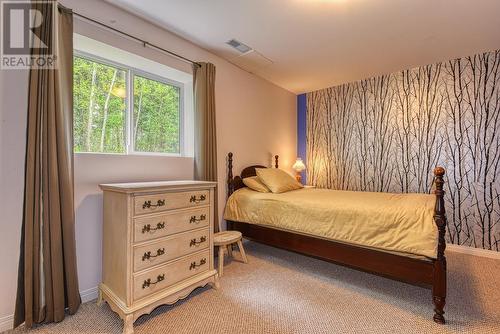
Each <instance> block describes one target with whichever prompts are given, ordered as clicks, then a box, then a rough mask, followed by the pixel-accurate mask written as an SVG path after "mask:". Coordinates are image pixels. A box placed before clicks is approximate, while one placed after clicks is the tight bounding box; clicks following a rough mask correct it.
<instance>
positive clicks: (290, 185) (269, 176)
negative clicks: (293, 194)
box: [255, 168, 303, 194]
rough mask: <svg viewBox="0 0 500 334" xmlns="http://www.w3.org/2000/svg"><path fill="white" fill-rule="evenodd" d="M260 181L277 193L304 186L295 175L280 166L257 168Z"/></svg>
mask: <svg viewBox="0 0 500 334" xmlns="http://www.w3.org/2000/svg"><path fill="white" fill-rule="evenodd" d="M255 171H256V172H257V176H258V177H259V179H260V181H262V183H264V184H265V185H266V186H267V187H268V188H269V190H271V191H272V192H273V193H275V194H279V193H284V192H286V191H290V190H296V189H300V188H303V185H302V184H300V183H299V182H298V181H297V180H295V178H294V177H293V176H291V175H290V174H288V173H287V172H285V171H284V170H281V169H278V168H257V169H256V170H255Z"/></svg>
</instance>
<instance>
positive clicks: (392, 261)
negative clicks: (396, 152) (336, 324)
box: [227, 153, 446, 324]
mask: <svg viewBox="0 0 500 334" xmlns="http://www.w3.org/2000/svg"><path fill="white" fill-rule="evenodd" d="M278 158H279V157H278V156H277V155H276V156H275V157H274V161H275V164H274V167H275V168H278ZM256 168H266V167H265V166H260V165H253V166H249V167H246V168H244V169H243V170H242V171H241V174H240V175H237V176H234V177H233V153H229V154H228V175H227V185H228V197H229V196H230V195H231V194H232V193H233V192H234V191H236V190H238V189H240V188H243V187H245V185H244V184H243V178H245V177H250V176H255V175H256V172H255V169H256ZM444 174H445V170H444V168H442V167H437V168H436V169H435V170H434V175H435V181H434V182H435V191H434V194H435V195H436V206H435V213H434V222H435V223H436V225H437V228H438V233H439V235H438V249H437V258H436V259H416V258H410V257H406V256H401V255H397V254H393V253H388V252H384V251H377V250H374V249H370V248H365V247H359V246H356V245H350V244H346V243H342V242H336V241H331V240H326V239H321V238H317V237H314V236H307V235H303V234H298V233H293V232H289V231H283V230H279V229H275V228H271V227H264V226H262V225H255V224H250V223H243V222H236V221H227V225H228V229H229V230H237V231H240V232H242V234H243V236H244V237H245V238H247V239H250V240H253V241H257V242H260V243H263V244H267V245H270V246H274V247H278V248H283V249H286V250H290V251H294V252H297V253H301V254H304V255H308V256H311V257H315V258H319V259H322V260H326V261H329V262H333V263H337V264H341V265H344V266H347V267H350V268H354V269H358V270H362V271H365V272H368V273H372V274H376V275H379V276H383V277H387V278H391V279H394V280H398V281H402V282H405V283H409V284H412V285H417V286H421V287H425V288H428V289H431V290H432V300H433V303H434V321H435V322H437V323H439V324H444V323H445V319H444V306H445V301H446V257H445V255H444V252H445V248H446V242H445V232H446V213H445V208H444V190H443V184H444V180H443V176H444Z"/></svg>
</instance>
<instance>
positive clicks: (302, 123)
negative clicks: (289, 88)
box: [297, 94, 307, 184]
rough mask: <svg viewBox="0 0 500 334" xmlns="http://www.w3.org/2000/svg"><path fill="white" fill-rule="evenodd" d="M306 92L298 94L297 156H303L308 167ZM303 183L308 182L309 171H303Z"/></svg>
mask: <svg viewBox="0 0 500 334" xmlns="http://www.w3.org/2000/svg"><path fill="white" fill-rule="evenodd" d="M306 106H307V99H306V94H300V95H297V157H299V158H302V161H304V164H305V165H306V167H307V156H306V129H307V127H306V121H307V118H306ZM302 183H303V184H307V173H306V171H303V172H302Z"/></svg>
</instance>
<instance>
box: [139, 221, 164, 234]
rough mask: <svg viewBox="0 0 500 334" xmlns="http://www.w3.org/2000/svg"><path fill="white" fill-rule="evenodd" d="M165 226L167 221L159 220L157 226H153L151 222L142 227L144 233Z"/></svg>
mask: <svg viewBox="0 0 500 334" xmlns="http://www.w3.org/2000/svg"><path fill="white" fill-rule="evenodd" d="M164 228H165V222H159V223H158V224H156V227H151V224H147V225H144V226H143V227H142V233H143V234H144V233H147V232H151V231H156V230H161V229H164Z"/></svg>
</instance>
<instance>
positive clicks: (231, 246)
mask: <svg viewBox="0 0 500 334" xmlns="http://www.w3.org/2000/svg"><path fill="white" fill-rule="evenodd" d="M226 247H227V256H230V257H232V256H233V245H232V244H229V245H227V246H226Z"/></svg>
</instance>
